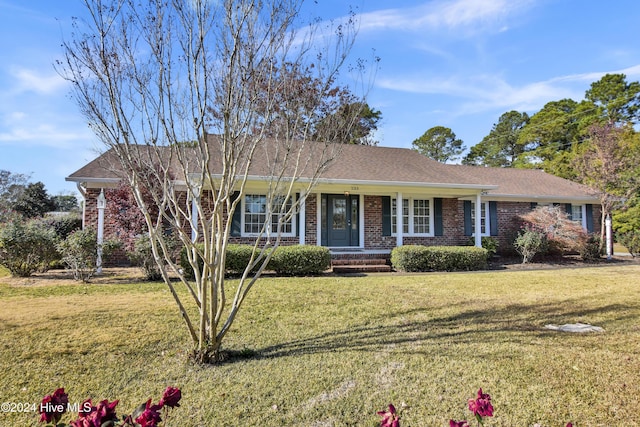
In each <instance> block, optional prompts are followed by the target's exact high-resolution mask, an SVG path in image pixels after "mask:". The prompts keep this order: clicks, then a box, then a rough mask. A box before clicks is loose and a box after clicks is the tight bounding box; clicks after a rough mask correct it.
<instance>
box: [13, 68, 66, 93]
mask: <svg viewBox="0 0 640 427" xmlns="http://www.w3.org/2000/svg"><path fill="white" fill-rule="evenodd" d="M11 75H12V76H13V77H14V78H15V79H16V80H17V84H16V85H15V86H14V90H16V91H18V92H27V91H31V92H36V93H39V94H43V95H50V94H53V93H56V92H58V91H60V90H62V89H66V87H67V82H66V81H65V80H64V79H63V78H62V77H60V76H59V75H58V74H56V73H55V72H52V73H50V74H48V75H43V74H42V73H38V72H36V71H33V70H29V69H26V68H13V69H12V70H11Z"/></svg>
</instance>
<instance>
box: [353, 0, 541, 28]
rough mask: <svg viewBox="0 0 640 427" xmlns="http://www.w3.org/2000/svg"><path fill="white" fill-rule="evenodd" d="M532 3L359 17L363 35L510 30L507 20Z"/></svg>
mask: <svg viewBox="0 0 640 427" xmlns="http://www.w3.org/2000/svg"><path fill="white" fill-rule="evenodd" d="M531 4H532V1H531V0H440V1H433V2H426V3H425V4H423V5H421V6H418V7H415V8H409V9H385V10H380V11H376V12H369V13H364V14H362V15H360V16H359V19H360V31H361V32H366V31H375V30H379V29H385V30H389V29H395V30H405V31H406V30H410V31H423V30H438V29H443V28H444V29H449V30H460V29H465V30H471V31H475V30H478V29H480V28H484V27H486V26H496V27H495V29H496V31H505V29H506V28H508V26H507V25H505V24H504V22H503V21H504V20H505V19H506V18H507V17H509V16H511V15H514V14H520V13H523V12H524V11H525V10H526V9H527V8H528V7H529V5H531Z"/></svg>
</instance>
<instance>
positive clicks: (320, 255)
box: [269, 245, 331, 276]
mask: <svg viewBox="0 0 640 427" xmlns="http://www.w3.org/2000/svg"><path fill="white" fill-rule="evenodd" d="M269 266H270V268H272V269H273V270H275V271H276V273H278V274H281V275H286V276H307V275H313V274H320V273H322V272H323V271H325V270H327V269H328V268H329V267H330V266H331V252H330V251H329V249H328V248H325V247H322V246H311V245H295V246H280V247H278V248H277V249H276V252H275V253H274V254H273V258H272V259H271V263H270V264H269Z"/></svg>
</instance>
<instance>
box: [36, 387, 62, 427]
mask: <svg viewBox="0 0 640 427" xmlns="http://www.w3.org/2000/svg"><path fill="white" fill-rule="evenodd" d="M68 403H69V397H68V396H67V393H65V392H64V388H59V389H57V390H56V391H54V392H53V394H48V395H46V396H45V397H44V398H43V399H42V402H41V403H40V408H38V412H39V413H40V422H41V423H50V422H53V424H56V423H57V422H58V421H60V418H62V414H64V413H65V412H67V404H68Z"/></svg>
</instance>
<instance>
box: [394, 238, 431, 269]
mask: <svg viewBox="0 0 640 427" xmlns="http://www.w3.org/2000/svg"><path fill="white" fill-rule="evenodd" d="M391 265H393V268H395V269H396V270H399V271H405V272H408V273H412V272H418V271H428V269H427V247H426V246H418V245H406V246H398V247H396V248H394V249H393V250H392V251H391Z"/></svg>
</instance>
